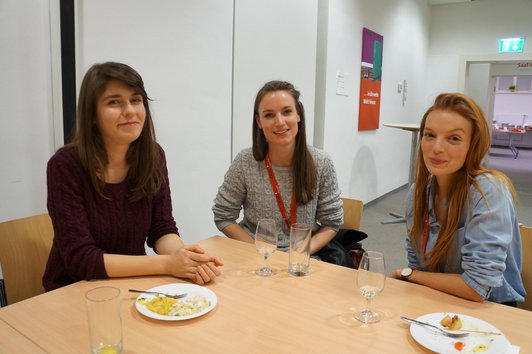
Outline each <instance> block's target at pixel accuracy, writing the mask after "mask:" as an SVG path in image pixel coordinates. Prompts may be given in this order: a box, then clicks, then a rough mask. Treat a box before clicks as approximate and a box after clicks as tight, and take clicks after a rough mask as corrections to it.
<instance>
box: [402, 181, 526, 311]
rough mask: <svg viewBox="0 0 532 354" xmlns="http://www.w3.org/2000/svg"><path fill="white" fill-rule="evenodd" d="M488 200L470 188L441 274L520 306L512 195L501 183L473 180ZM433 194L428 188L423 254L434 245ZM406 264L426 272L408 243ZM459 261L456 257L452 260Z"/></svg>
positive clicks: (518, 243) (518, 244) (408, 207)
mask: <svg viewBox="0 0 532 354" xmlns="http://www.w3.org/2000/svg"><path fill="white" fill-rule="evenodd" d="M477 182H478V184H479V186H480V187H481V188H482V191H483V192H484V194H485V196H486V198H485V199H484V198H483V197H482V194H481V193H480V192H479V191H478V190H477V189H476V188H475V187H474V186H471V190H470V200H469V205H468V207H467V208H464V211H463V213H462V217H461V220H460V224H459V226H458V230H457V231H456V235H455V237H454V242H453V245H452V247H451V250H450V251H449V254H450V255H451V256H450V257H448V259H447V260H446V261H445V262H444V263H442V264H441V265H440V269H439V271H440V272H443V273H457V274H461V275H462V278H463V279H464V281H465V282H466V284H468V285H469V286H470V287H471V288H473V289H474V290H475V291H477V292H478V293H479V294H480V295H481V296H482V297H484V298H485V299H487V300H490V301H493V302H498V303H502V302H510V301H517V302H522V301H524V297H525V295H526V292H525V289H524V287H523V281H522V280H521V257H522V252H521V235H520V234H519V223H518V221H517V213H516V211H515V206H514V203H513V199H512V194H511V192H510V190H509V189H508V187H507V186H506V184H504V182H503V181H502V180H500V179H499V178H497V177H495V176H493V175H491V174H485V175H481V176H479V177H477ZM413 193H414V185H412V186H411V188H410V190H409V191H408V197H407V203H406V216H407V221H406V222H407V228H408V229H410V228H411V226H412V222H413V214H412V207H413ZM434 193H435V188H434V185H433V184H432V183H429V187H428V193H427V195H428V196H430V197H429V233H428V239H427V253H428V252H430V250H431V249H432V248H433V247H434V245H435V244H436V241H437V239H438V234H439V231H440V224H439V223H438V220H437V219H436V214H435V212H434V208H433V201H434ZM405 245H406V251H407V253H408V263H409V266H410V267H411V268H416V269H420V270H426V267H424V266H422V265H421V262H420V260H421V259H423V258H422V257H423V256H422V254H421V253H418V252H416V251H414V249H413V248H412V247H411V244H410V239H409V238H408V237H407V239H406V243H405ZM454 255H460V257H454Z"/></svg>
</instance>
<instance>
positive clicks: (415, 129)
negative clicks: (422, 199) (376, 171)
mask: <svg viewBox="0 0 532 354" xmlns="http://www.w3.org/2000/svg"><path fill="white" fill-rule="evenodd" d="M383 125H384V126H385V127H389V128H397V129H402V130H408V131H410V132H411V133H412V142H411V146H410V171H409V173H408V186H409V187H410V185H411V184H412V183H413V182H414V174H415V171H414V168H415V158H416V148H417V136H418V133H419V124H418V123H387V124H383ZM390 215H391V216H393V217H394V218H395V219H391V220H385V221H381V224H399V223H404V222H406V219H405V217H404V215H402V214H399V213H394V212H391V213H390Z"/></svg>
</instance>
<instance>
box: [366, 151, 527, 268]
mask: <svg viewBox="0 0 532 354" xmlns="http://www.w3.org/2000/svg"><path fill="white" fill-rule="evenodd" d="M488 166H489V167H490V168H494V169H497V170H500V171H502V172H504V173H505V174H506V175H507V176H508V177H509V178H510V179H511V180H512V183H513V184H514V186H515V188H516V190H517V194H518V198H519V201H518V204H517V214H518V217H519V221H520V222H521V223H523V224H525V225H532V149H519V156H518V157H517V159H514V158H513V156H512V153H511V151H510V150H509V149H508V148H507V147H492V148H491V151H490V155H489V159H488ZM406 192H407V187H406V185H405V186H404V187H402V188H400V189H398V190H395V191H393V192H391V193H388V194H387V195H385V196H383V197H381V198H379V199H377V200H375V201H372V202H370V203H368V204H367V205H365V206H364V212H363V215H362V225H361V229H362V231H364V232H366V233H367V234H368V238H367V239H366V240H364V241H362V246H363V247H364V249H365V250H366V251H368V250H372V251H380V252H383V253H384V257H385V260H386V268H387V273H388V274H390V273H391V272H392V271H393V270H394V269H396V268H401V267H405V266H406V265H407V264H408V261H407V259H406V252H405V250H404V240H405V237H406V227H405V224H404V223H402V224H381V221H384V220H390V219H393V217H391V216H390V215H389V212H396V213H400V214H402V213H404V209H405V198H406Z"/></svg>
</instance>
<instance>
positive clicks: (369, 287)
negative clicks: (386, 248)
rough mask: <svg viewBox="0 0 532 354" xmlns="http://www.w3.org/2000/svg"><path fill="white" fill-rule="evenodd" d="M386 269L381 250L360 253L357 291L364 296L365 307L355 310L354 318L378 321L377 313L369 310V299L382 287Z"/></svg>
mask: <svg viewBox="0 0 532 354" xmlns="http://www.w3.org/2000/svg"><path fill="white" fill-rule="evenodd" d="M385 279H386V269H385V265H384V255H383V254H382V253H381V252H375V251H367V252H365V253H364V254H363V255H362V259H361V260H360V265H359V267H358V271H357V288H358V291H360V293H361V294H362V296H364V297H365V298H366V308H365V309H363V310H361V311H357V312H355V318H356V319H357V320H359V321H361V322H364V323H375V322H379V321H380V319H381V316H380V314H379V313H377V312H375V311H371V310H370V306H371V299H372V298H374V297H375V296H377V295H378V294H379V293H380V292H381V291H382V290H383V289H384V281H385Z"/></svg>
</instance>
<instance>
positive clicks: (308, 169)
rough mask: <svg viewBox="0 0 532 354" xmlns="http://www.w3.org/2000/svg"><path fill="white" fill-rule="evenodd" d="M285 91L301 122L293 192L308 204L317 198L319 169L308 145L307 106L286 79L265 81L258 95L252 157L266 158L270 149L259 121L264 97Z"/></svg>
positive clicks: (297, 139)
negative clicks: (291, 99)
mask: <svg viewBox="0 0 532 354" xmlns="http://www.w3.org/2000/svg"><path fill="white" fill-rule="evenodd" d="M274 91H286V92H288V93H289V94H290V95H291V96H292V97H293V98H294V102H295V106H296V111H297V113H298V114H299V118H300V121H299V122H298V123H297V124H298V130H297V135H296V149H295V151H294V158H293V161H294V165H293V169H294V177H293V185H294V193H295V197H296V203H297V204H298V205H302V204H307V203H308V202H309V201H311V200H312V198H313V197H314V189H315V187H316V183H317V172H316V165H315V164H314V159H313V158H312V155H311V154H310V151H309V150H308V148H307V138H306V133H305V109H304V108H303V104H302V103H301V101H300V100H299V96H300V95H301V94H300V92H299V91H298V90H296V89H295V87H294V85H292V84H291V83H289V82H286V81H270V82H267V83H266V84H264V86H262V88H261V89H260V90H259V92H258V93H257V96H256V97H255V105H254V107H253V157H254V158H255V160H256V161H263V160H264V158H265V156H266V153H267V152H268V142H267V141H266V137H265V136H264V133H263V132H262V130H261V129H259V125H258V123H257V118H259V104H260V102H261V101H262V98H263V97H264V96H265V95H266V94H267V93H270V92H274Z"/></svg>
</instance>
